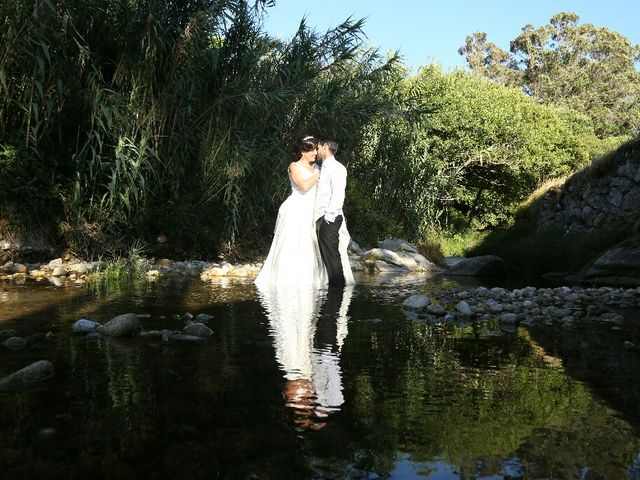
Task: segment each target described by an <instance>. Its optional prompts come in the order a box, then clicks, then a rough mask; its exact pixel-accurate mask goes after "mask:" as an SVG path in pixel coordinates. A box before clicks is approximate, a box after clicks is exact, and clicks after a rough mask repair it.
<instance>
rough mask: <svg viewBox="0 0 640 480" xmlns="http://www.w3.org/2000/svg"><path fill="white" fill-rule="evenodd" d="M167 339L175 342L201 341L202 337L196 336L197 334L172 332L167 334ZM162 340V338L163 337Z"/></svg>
mask: <svg viewBox="0 0 640 480" xmlns="http://www.w3.org/2000/svg"><path fill="white" fill-rule="evenodd" d="M168 339H169V340H171V341H177V342H202V341H204V337H198V336H197V335H187V334H185V333H173V334H171V335H169V338H168ZM163 340H164V339H163Z"/></svg>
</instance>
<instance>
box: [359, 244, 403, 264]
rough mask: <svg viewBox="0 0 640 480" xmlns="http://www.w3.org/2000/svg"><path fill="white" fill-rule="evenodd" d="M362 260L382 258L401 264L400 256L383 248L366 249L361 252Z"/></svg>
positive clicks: (388, 261) (387, 261)
mask: <svg viewBox="0 0 640 480" xmlns="http://www.w3.org/2000/svg"><path fill="white" fill-rule="evenodd" d="M362 259H363V260H373V261H377V260H382V261H383V262H386V263H392V264H394V265H398V266H401V264H402V259H401V258H400V256H399V255H398V254H397V253H396V252H393V251H391V250H386V249H384V248H372V249H371V250H367V251H366V252H364V253H363V254H362Z"/></svg>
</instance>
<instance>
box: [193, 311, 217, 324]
mask: <svg viewBox="0 0 640 480" xmlns="http://www.w3.org/2000/svg"><path fill="white" fill-rule="evenodd" d="M213 318H214V317H213V315H209V314H208V313H199V314H198V315H196V318H195V321H196V322H200V323H206V322H208V321H209V320H213Z"/></svg>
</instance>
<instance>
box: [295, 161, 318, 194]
mask: <svg viewBox="0 0 640 480" xmlns="http://www.w3.org/2000/svg"><path fill="white" fill-rule="evenodd" d="M289 175H291V180H293V183H295V184H296V186H297V187H298V188H299V189H300V190H302V191H303V192H306V191H307V190H309V189H310V188H311V187H313V186H314V185H315V184H316V182H317V181H318V178H320V170H318V171H316V172H314V174H313V175H311V177H309V178H307V179H305V178H303V176H302V172H301V171H300V168H298V167H297V166H296V164H295V162H291V164H290V165H289Z"/></svg>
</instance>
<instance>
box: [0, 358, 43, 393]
mask: <svg viewBox="0 0 640 480" xmlns="http://www.w3.org/2000/svg"><path fill="white" fill-rule="evenodd" d="M51 377H53V364H52V363H51V362H49V361H47V360H40V361H38V362H35V363H32V364H31V365H28V366H26V367H24V368H23V369H21V370H18V371H17V372H14V373H12V374H11V375H9V376H7V377H5V378H3V379H0V392H20V391H23V390H27V389H29V388H33V387H37V386H39V385H41V384H42V383H44V382H46V381H47V380H49V379H50V378H51Z"/></svg>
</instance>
